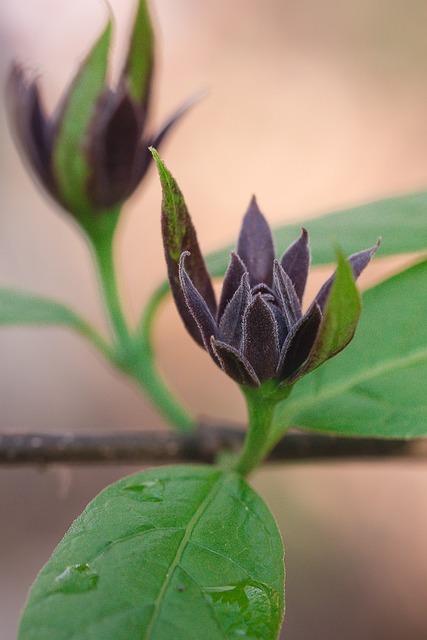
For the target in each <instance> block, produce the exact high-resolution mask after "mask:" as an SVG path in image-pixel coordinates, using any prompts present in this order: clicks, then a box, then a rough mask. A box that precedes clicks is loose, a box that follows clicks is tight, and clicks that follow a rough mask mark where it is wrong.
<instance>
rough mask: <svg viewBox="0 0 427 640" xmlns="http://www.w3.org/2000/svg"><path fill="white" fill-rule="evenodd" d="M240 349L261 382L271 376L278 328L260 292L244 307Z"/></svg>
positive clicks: (276, 356)
mask: <svg viewBox="0 0 427 640" xmlns="http://www.w3.org/2000/svg"><path fill="white" fill-rule="evenodd" d="M242 351H243V356H244V357H245V358H246V360H248V362H250V364H251V365H252V367H253V369H254V371H255V373H256V374H257V376H258V378H259V379H260V381H261V382H263V381H264V380H269V379H270V378H272V377H273V375H274V374H275V372H276V367H277V363H278V360H279V337H278V330H277V325H276V320H275V318H274V315H273V312H272V311H271V309H270V307H269V305H268V304H267V303H266V302H265V300H263V298H262V295H261V294H260V293H258V294H257V295H256V296H255V298H254V299H253V300H252V302H251V303H250V305H249V306H248V307H247V309H246V313H245V316H244V320H243V349H242Z"/></svg>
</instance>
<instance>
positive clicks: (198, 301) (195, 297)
mask: <svg viewBox="0 0 427 640" xmlns="http://www.w3.org/2000/svg"><path fill="white" fill-rule="evenodd" d="M189 255H190V252H189V251H184V252H183V254H182V255H181V258H180V261H179V280H180V283H181V287H182V291H183V293H184V298H185V302H186V304H187V307H188V309H189V311H190V313H191V315H192V317H193V318H194V320H195V322H196V325H197V328H198V330H199V339H198V340H197V339H196V338H195V339H196V342H198V343H199V344H202V345H203V346H204V347H205V349H206V351H208V352H209V353H210V355H211V356H212V357H214V354H213V352H212V346H211V337H212V336H214V338H216V336H217V326H216V322H215V320H214V317H213V315H212V313H211V312H210V310H209V307H208V305H207V304H206V302H205V300H204V299H203V298H202V296H201V295H200V293H199V292H198V291H197V289H196V287H195V286H194V284H193V283H192V281H191V279H190V277H189V276H188V274H187V272H186V270H185V259H186V257H187V256H189ZM181 317H182V319H183V321H184V324H185V326H186V328H187V330H188V331H189V333H190V334H191V335H192V336H193V337H194V335H193V333H192V332H191V331H190V329H189V327H188V326H187V323H186V318H185V317H184V316H182V314H181ZM190 328H191V327H190ZM214 359H215V358H214Z"/></svg>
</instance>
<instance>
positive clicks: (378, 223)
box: [207, 191, 427, 276]
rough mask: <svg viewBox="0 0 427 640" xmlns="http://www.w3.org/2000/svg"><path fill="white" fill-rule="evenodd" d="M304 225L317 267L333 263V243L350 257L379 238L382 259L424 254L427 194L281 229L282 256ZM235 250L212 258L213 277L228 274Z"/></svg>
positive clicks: (276, 234) (277, 239) (277, 240)
mask: <svg viewBox="0 0 427 640" xmlns="http://www.w3.org/2000/svg"><path fill="white" fill-rule="evenodd" d="M301 226H303V227H306V229H307V230H308V232H309V234H310V247H311V251H312V263H313V264H329V263H331V262H333V259H334V253H333V241H335V242H337V243H338V244H339V246H340V247H341V249H342V250H343V252H344V253H345V254H346V255H350V254H351V253H355V252H356V251H360V250H362V249H365V248H366V247H370V246H372V244H373V243H374V242H375V240H376V239H377V238H378V237H379V236H381V237H382V243H381V255H382V256H386V255H394V254H396V253H411V252H413V251H423V250H425V249H426V248H427V191H424V192H422V193H416V194H410V195H405V196H400V197H398V198H389V199H387V200H379V201H378V202H371V203H369V204H366V205H363V206H360V207H354V208H351V209H347V210H344V211H338V212H336V213H332V214H329V215H325V216H323V217H320V218H313V219H312V220H304V221H302V222H301V223H298V224H292V225H285V226H283V227H279V228H277V229H275V230H274V231H273V235H274V239H275V243H276V247H277V252H278V253H279V254H280V253H281V252H282V251H284V249H285V248H286V247H287V246H288V245H289V244H290V243H291V242H292V241H293V240H295V239H296V238H297V237H298V236H299V234H300V232H301ZM232 248H234V246H233V247H232V246H231V245H230V247H227V248H226V249H223V250H221V251H217V252H215V253H211V254H210V255H209V256H208V258H207V265H208V267H209V270H210V272H211V273H212V275H215V276H220V275H222V274H224V272H225V270H226V268H227V265H228V262H229V259H230V251H231V249H232Z"/></svg>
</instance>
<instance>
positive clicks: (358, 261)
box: [316, 238, 381, 311]
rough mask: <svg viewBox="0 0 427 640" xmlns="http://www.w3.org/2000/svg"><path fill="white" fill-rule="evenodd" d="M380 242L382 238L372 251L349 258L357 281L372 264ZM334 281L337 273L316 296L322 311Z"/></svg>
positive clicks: (367, 250)
mask: <svg viewBox="0 0 427 640" xmlns="http://www.w3.org/2000/svg"><path fill="white" fill-rule="evenodd" d="M380 242H381V238H378V240H377V242H376V244H374V246H373V247H371V248H370V249H365V250H364V251H359V253H353V255H351V256H350V257H349V258H347V260H348V262H349V263H350V265H351V268H352V270H353V276H354V279H355V280H357V278H358V277H359V276H360V274H361V273H362V271H363V270H364V269H365V267H367V266H368V264H369V263H370V261H371V259H372V256H373V255H374V254H375V252H376V251H377V249H378V247H379V246H380ZM334 280H335V272H334V273H333V274H332V275H331V277H330V278H329V279H328V280H326V282H325V283H324V284H323V285H322V287H321V288H320V290H319V293H318V294H317V296H316V302H317V304H318V305H319V307H320V308H321V309H322V311H323V309H324V308H325V304H326V301H327V299H328V295H329V292H330V290H331V287H332V285H333V283H334Z"/></svg>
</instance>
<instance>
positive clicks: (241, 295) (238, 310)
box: [218, 273, 252, 349]
mask: <svg viewBox="0 0 427 640" xmlns="http://www.w3.org/2000/svg"><path fill="white" fill-rule="evenodd" d="M251 300H252V295H251V290H250V287H249V276H248V274H247V273H244V274H243V275H242V277H241V282H240V285H239V287H238V288H237V291H235V293H234V295H233V297H232V298H231V300H230V302H229V303H228V304H227V306H226V308H225V311H224V313H223V315H222V318H221V320H220V322H219V331H218V336H219V339H220V340H221V341H222V342H226V343H227V344H229V345H231V346H233V347H235V348H236V349H239V348H240V345H241V341H242V335H243V316H244V313H245V311H246V308H247V306H248V305H249V303H250V302H251Z"/></svg>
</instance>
